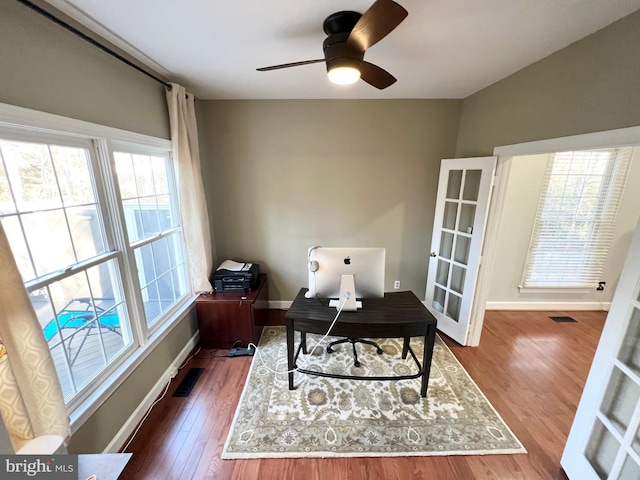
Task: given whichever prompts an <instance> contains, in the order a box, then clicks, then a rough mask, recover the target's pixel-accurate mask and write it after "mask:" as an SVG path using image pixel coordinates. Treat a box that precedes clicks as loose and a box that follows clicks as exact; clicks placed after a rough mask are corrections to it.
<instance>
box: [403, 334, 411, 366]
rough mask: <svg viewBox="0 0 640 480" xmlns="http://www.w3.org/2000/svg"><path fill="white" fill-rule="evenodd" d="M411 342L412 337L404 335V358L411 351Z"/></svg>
mask: <svg viewBox="0 0 640 480" xmlns="http://www.w3.org/2000/svg"><path fill="white" fill-rule="evenodd" d="M409 342H411V337H404V344H403V345H402V359H403V360H404V359H405V358H407V353H408V352H409Z"/></svg>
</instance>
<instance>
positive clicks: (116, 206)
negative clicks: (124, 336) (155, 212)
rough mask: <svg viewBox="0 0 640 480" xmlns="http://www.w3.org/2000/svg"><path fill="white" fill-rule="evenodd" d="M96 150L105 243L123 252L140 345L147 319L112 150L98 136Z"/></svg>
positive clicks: (130, 306)
mask: <svg viewBox="0 0 640 480" xmlns="http://www.w3.org/2000/svg"><path fill="white" fill-rule="evenodd" d="M94 143H95V146H96V150H97V152H98V157H99V160H100V161H99V162H98V166H97V168H99V169H100V171H101V177H102V178H103V179H104V183H105V185H106V186H107V187H105V188H103V189H100V191H101V192H102V194H103V197H102V199H101V200H102V201H103V202H101V203H104V205H108V206H109V208H108V213H107V214H106V218H105V224H107V226H106V230H107V236H108V237H109V238H108V239H107V242H108V244H109V246H110V247H111V248H113V249H117V250H119V251H120V252H121V253H122V254H121V256H119V258H118V262H119V267H120V271H121V274H122V284H123V290H124V295H125V298H126V300H127V302H126V303H127V307H128V313H129V319H130V321H131V329H132V334H133V338H134V341H135V343H137V344H139V345H141V344H143V343H144V340H145V339H146V322H145V321H144V318H145V316H144V309H143V308H142V298H141V295H140V289H139V287H138V285H139V281H138V270H137V268H136V263H135V257H134V252H133V250H132V249H131V248H130V246H129V239H128V236H127V229H126V225H125V221H124V210H123V208H122V202H121V201H120V193H119V191H118V187H117V181H116V174H115V168H114V164H113V160H112V159H113V150H112V148H111V144H110V142H109V141H108V140H105V139H97V140H95V141H94Z"/></svg>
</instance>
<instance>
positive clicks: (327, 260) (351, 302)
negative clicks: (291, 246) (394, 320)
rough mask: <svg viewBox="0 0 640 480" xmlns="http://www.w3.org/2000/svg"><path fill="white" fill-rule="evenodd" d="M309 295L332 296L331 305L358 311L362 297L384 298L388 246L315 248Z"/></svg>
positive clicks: (312, 257) (311, 251) (309, 255)
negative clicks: (386, 248) (386, 249)
mask: <svg viewBox="0 0 640 480" xmlns="http://www.w3.org/2000/svg"><path fill="white" fill-rule="evenodd" d="M308 259H309V291H308V292H307V297H309V298H311V297H320V298H329V299H332V300H331V301H330V303H329V305H330V306H332V307H333V306H335V307H336V308H340V307H342V310H345V311H354V310H357V309H358V308H361V307H362V302H359V301H357V299H359V298H381V297H384V268H385V249H384V248H376V247H354V248H348V247H311V248H310V249H309V253H308Z"/></svg>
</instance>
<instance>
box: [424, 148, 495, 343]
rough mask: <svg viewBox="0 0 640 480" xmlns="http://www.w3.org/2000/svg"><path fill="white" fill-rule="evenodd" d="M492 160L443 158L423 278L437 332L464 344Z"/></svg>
mask: <svg viewBox="0 0 640 480" xmlns="http://www.w3.org/2000/svg"><path fill="white" fill-rule="evenodd" d="M494 167H495V157H487V158H469V159H451V160H443V161H442V165H441V168H440V180H439V186H438V200H437V205H436V215H435V221H434V230H433V237H432V245H431V247H432V251H431V253H430V256H431V261H430V263H429V276H428V278H427V293H426V301H427V306H428V307H429V309H430V310H431V311H432V313H433V314H434V316H436V318H437V319H438V328H439V329H440V330H441V331H443V332H444V333H445V334H447V335H448V336H450V337H452V338H453V339H454V340H456V341H458V342H459V343H461V344H464V343H465V339H466V335H467V325H468V319H469V313H470V307H471V299H472V296H473V292H474V289H475V277H476V274H477V267H478V259H479V252H480V247H481V244H482V236H483V231H484V222H485V220H486V214H487V210H488V198H489V193H490V189H491V185H492V179H493V169H494Z"/></svg>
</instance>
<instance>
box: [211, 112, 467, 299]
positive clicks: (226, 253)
mask: <svg viewBox="0 0 640 480" xmlns="http://www.w3.org/2000/svg"><path fill="white" fill-rule="evenodd" d="M203 109H204V112H203V113H204V115H203V116H204V120H205V123H206V129H207V134H206V135H205V137H204V138H203V139H202V142H204V143H205V145H206V150H207V151H208V153H209V159H210V160H209V162H208V164H207V165H203V172H206V174H205V178H204V181H205V186H206V189H207V194H208V200H209V202H210V205H211V206H212V212H213V214H212V216H213V229H214V237H215V242H216V246H217V250H218V261H221V260H224V259H226V258H236V257H239V258H242V259H245V260H251V261H255V262H258V263H260V264H261V267H262V269H263V271H266V272H267V273H268V274H269V296H270V299H271V300H275V301H277V300H281V301H290V300H292V299H293V297H294V296H295V294H296V293H297V291H298V290H299V288H300V287H302V286H306V285H307V283H308V277H307V269H306V256H307V249H308V248H309V247H311V246H313V245H323V246H382V247H386V249H387V271H386V285H385V286H386V289H387V290H391V289H392V288H393V281H394V280H400V282H401V288H402V289H406V290H413V291H414V292H415V293H416V295H418V296H419V297H421V298H424V288H425V281H426V274H427V258H426V255H427V252H428V249H429V245H430V243H431V225H432V223H433V212H434V201H435V194H436V186H437V180H438V171H439V165H440V159H442V158H447V157H450V156H452V155H453V152H454V146H455V141H456V131H457V125H458V119H459V110H460V101H458V100H375V101H373V100H347V101H332V100H307V101H305V100H287V101H275V100H274V101H264V100H263V101H251V100H247V101H209V102H203Z"/></svg>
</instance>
